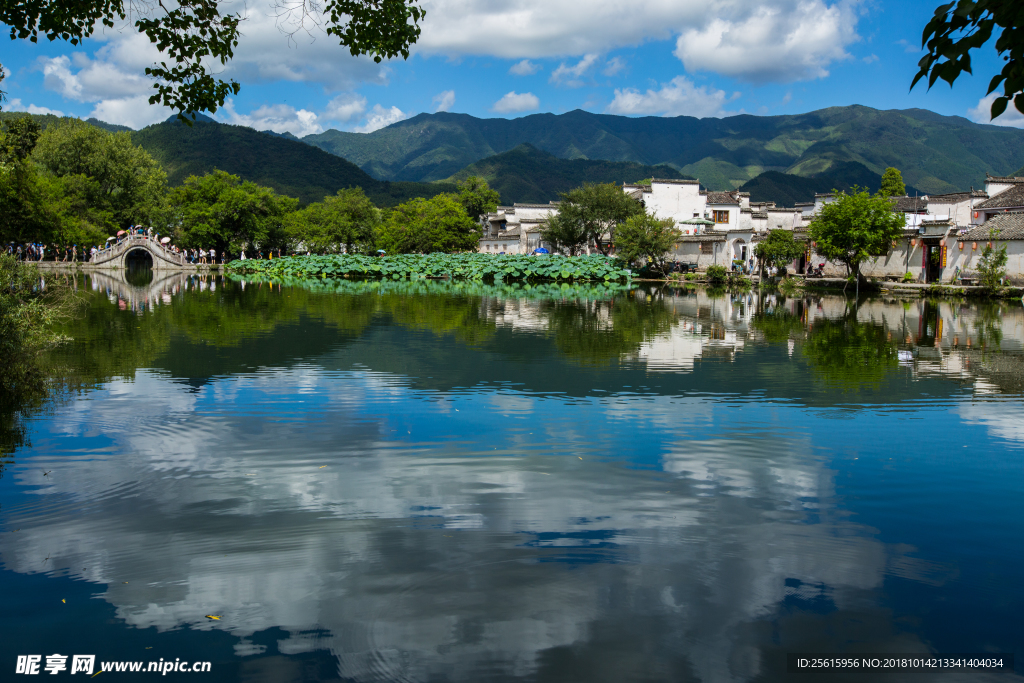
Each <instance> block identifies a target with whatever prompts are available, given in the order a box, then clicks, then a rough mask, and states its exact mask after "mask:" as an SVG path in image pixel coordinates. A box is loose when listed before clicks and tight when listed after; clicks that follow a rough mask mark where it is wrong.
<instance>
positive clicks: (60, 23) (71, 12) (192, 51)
mask: <svg viewBox="0 0 1024 683" xmlns="http://www.w3.org/2000/svg"><path fill="white" fill-rule="evenodd" d="M218 1H219V0H177V2H171V3H166V4H165V3H163V2H160V1H159V0H157V1H156V2H147V1H145V0H144V1H143V2H141V3H135V2H131V1H129V2H127V3H126V2H125V0H79V1H78V2H73V3H70V2H53V1H52V0H0V22H3V23H4V24H6V25H7V26H9V27H10V29H11V31H10V35H11V39H12V40H13V39H25V38H27V39H29V40H30V41H32V42H33V43H34V42H37V41H38V39H39V34H42V35H43V36H45V37H46V38H47V39H49V40H51V41H54V40H64V41H68V42H70V43H71V44H72V45H79V44H80V43H81V42H82V41H83V40H84V39H85V38H88V37H89V36H91V35H92V34H93V32H94V31H95V30H96V29H97V28H98V27H103V26H105V27H108V28H114V24H115V22H124V21H125V20H126V19H127V17H128V14H129V13H131V14H132V15H134V16H138V17H139V18H138V19H137V20H136V21H135V23H134V24H133V26H134V28H135V30H136V31H138V32H140V33H143V34H145V35H146V37H148V38H149V40H150V42H152V43H155V44H156V46H157V48H158V49H159V50H160V51H161V52H162V53H164V54H165V55H167V57H168V59H167V61H162V62H160V63H159V64H154V65H153V66H151V67H147V68H146V70H145V72H146V75H147V76H150V77H152V78H153V79H154V80H155V82H154V84H153V87H154V89H155V90H156V93H155V94H154V95H153V96H152V97H150V98H149V103H150V104H156V103H160V104H163V105H164V106H166V107H170V108H171V109H175V110H177V111H178V112H179V113H178V116H179V118H181V119H182V120H184V119H185V116H184V115H185V113H186V112H191V113H193V114H192V115H193V118H194V116H195V115H194V112H200V111H209V112H214V111H216V110H217V107H220V106H223V105H224V100H225V98H226V97H228V96H229V95H231V94H236V95H237V94H238V92H239V90H240V88H241V86H240V85H239V84H238V83H236V82H235V81H228V82H225V81H222V80H220V79H218V78H215V77H214V75H213V71H212V70H213V69H214V68H215V67H214V62H217V61H219V62H220V63H221V64H226V63H227V62H228V60H230V59H231V58H232V57H233V56H234V49H235V47H237V46H238V39H239V36H240V35H241V30H240V24H241V22H242V21H243V17H242V16H241V15H237V14H235V15H222V14H221V12H220V6H219V4H218ZM280 9H282V10H283V14H284V15H285V18H286V19H291V18H292V16H293V15H296V20H295V22H294V24H295V30H299V29H307V28H309V27H307V23H312V24H314V25H316V26H320V25H321V23H323V24H326V29H325V30H326V33H327V34H328V35H332V36H334V37H335V38H337V39H338V42H339V43H340V44H341V45H342V46H343V47H347V48H348V49H349V52H350V53H352V55H353V56H357V55H363V54H367V55H371V56H372V57H373V59H374V61H376V62H380V61H381V60H382V59H390V58H392V57H397V56H398V55H402V57H403V58H406V59H408V57H409V47H410V46H411V45H412V44H413V43H415V42H416V40H417V39H418V38H419V35H420V27H419V22H420V21H421V20H422V19H423V17H424V16H425V12H424V10H423V9H422V8H421V7H420V6H419V5H418V4H416V0H323V1H322V2H321V1H320V0H310V1H309V2H307V1H306V0H302V1H301V2H299V1H292V0H285V2H284V4H283V6H282V7H280Z"/></svg>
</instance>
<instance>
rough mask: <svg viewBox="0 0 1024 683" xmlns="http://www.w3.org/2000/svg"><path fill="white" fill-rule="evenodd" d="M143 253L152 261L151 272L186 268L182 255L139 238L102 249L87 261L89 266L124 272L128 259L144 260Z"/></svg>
mask: <svg viewBox="0 0 1024 683" xmlns="http://www.w3.org/2000/svg"><path fill="white" fill-rule="evenodd" d="M143 253H144V254H145V255H146V256H148V257H149V259H150V260H151V261H152V268H153V270H179V269H182V268H186V267H187V263H186V261H185V257H184V256H183V255H181V254H176V253H174V252H173V251H171V250H169V249H167V248H166V247H164V246H163V245H162V244H160V243H159V242H157V241H156V240H152V239H149V238H148V237H140V236H133V237H129V238H127V239H124V240H122V241H121V242H118V243H116V244H114V245H113V246H112V247H109V248H107V249H103V250H102V251H100V252H98V253H97V254H96V255H95V256H94V257H92V258H90V259H89V265H91V266H93V267H95V268H104V269H106V268H117V269H120V270H125V269H127V268H128V261H129V260H130V259H131V260H134V259H137V258H145V257H144V256H143Z"/></svg>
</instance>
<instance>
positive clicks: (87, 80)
mask: <svg viewBox="0 0 1024 683" xmlns="http://www.w3.org/2000/svg"><path fill="white" fill-rule="evenodd" d="M73 66H75V67H78V70H77V71H74V70H73V69H72V60H71V59H69V58H68V57H67V56H65V55H61V56H59V57H40V58H39V59H38V60H36V68H38V69H39V70H40V71H42V72H43V85H44V86H45V87H46V88H47V89H48V90H52V91H54V92H56V93H58V94H60V96H61V97H64V98H65V99H69V100H75V101H77V102H96V101H98V100H108V99H121V98H125V97H133V96H136V95H141V94H143V93H147V94H152V91H153V80H152V79H149V78H146V77H145V76H142V75H140V73H133V72H130V71H125V70H123V69H121V68H120V67H118V66H117V65H116V64H114V63H112V62H107V61H102V60H93V59H89V58H88V57H87V56H85V55H83V54H81V53H78V54H75V55H74V65H73Z"/></svg>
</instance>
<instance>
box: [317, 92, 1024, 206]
mask: <svg viewBox="0 0 1024 683" xmlns="http://www.w3.org/2000/svg"><path fill="white" fill-rule="evenodd" d="M303 141H304V142H307V143H309V144H312V145H316V146H317V147H320V148H322V149H324V150H326V151H328V152H330V153H332V154H335V155H338V156H342V157H344V158H346V159H348V160H349V161H351V162H353V163H355V164H356V165H358V166H359V167H360V168H362V169H363V170H364V171H366V172H367V173H369V174H370V175H372V176H374V177H375V178H378V179H390V180H406V181H435V180H442V179H445V178H448V177H450V176H452V175H453V174H455V173H456V172H458V171H459V170H461V169H462V168H464V167H466V166H467V165H469V164H472V163H474V162H477V161H480V160H481V159H484V158H486V157H490V156H493V155H495V154H500V153H502V152H506V151H509V150H511V149H513V148H515V147H518V146H519V145H521V144H523V143H529V144H531V145H533V146H534V147H536V148H537V149H539V150H542V151H545V152H548V153H549V154H552V155H554V156H556V157H558V158H561V159H602V160H607V161H632V162H636V163H640V164H644V165H650V166H654V165H668V166H672V167H673V168H675V169H676V170H678V171H679V172H680V173H683V174H686V175H689V176H693V177H695V178H699V179H700V181H701V183H703V184H704V185H706V186H707V187H708V188H710V189H712V190H726V189H734V188H738V187H739V186H741V185H743V184H744V183H746V182H747V181H749V180H751V179H752V178H754V177H756V176H757V175H759V174H761V173H763V172H765V171H779V172H783V173H787V174H790V175H797V176H803V177H810V176H812V175H815V174H818V173H822V172H824V171H827V170H828V169H829V168H831V167H832V166H833V165H835V164H839V163H842V162H851V161H852V162H857V163H859V164H862V165H864V166H865V167H866V168H867V169H869V170H870V171H871V172H872V173H875V174H878V175H881V174H882V172H883V171H884V170H885V169H886V168H887V167H889V166H894V167H896V168H898V169H900V170H901V171H902V173H903V177H904V180H905V181H906V182H907V183H908V184H910V185H912V186H914V187H917V188H920V189H921V190H922V191H924V192H930V193H941V192H953V191H957V190H965V189H968V188H969V187H971V186H972V185H973V186H976V187H978V186H981V185H982V184H983V183H984V178H985V174H986V173H992V174H994V175H999V174H1008V173H1011V172H1013V171H1014V170H1015V169H1018V168H1020V167H1021V166H1022V165H1024V130H1017V129H1014V128H1005V127H999V126H992V125H983V124H977V123H973V122H971V121H968V120H967V119H965V118H962V117H959V116H942V115H939V114H936V113H934V112H930V111H927V110H924V109H906V110H888V111H882V110H878V109H872V108H870V107H864V106H859V105H854V106H848V107H830V108H828V109H821V110H818V111H813V112H809V113H806V114H794V115H786V116H752V115H746V114H744V115H739V116H730V117H727V118H721V119H716V118H706V119H697V118H694V117H690V116H677V117H673V118H668V117H641V118H629V117H625V116H610V115H604V114H591V113H589V112H585V111H580V110H576V111H571V112H568V113H565V114H558V115H556V114H534V115H531V116H524V117H521V118H518V119H511V120H509V119H501V118H494V119H479V118H476V117H473V116H469V115H467V114H452V113H445V112H440V113H436V114H420V115H418V116H414V117H412V118H410V119H407V120H405V121H400V122H398V123H394V124H392V125H390V126H388V127H386V128H382V129H380V130H377V131H374V132H372V133H367V134H363V133H345V132H341V131H337V130H330V131H327V132H324V133H319V134H314V135H307V136H306V137H304V138H303Z"/></svg>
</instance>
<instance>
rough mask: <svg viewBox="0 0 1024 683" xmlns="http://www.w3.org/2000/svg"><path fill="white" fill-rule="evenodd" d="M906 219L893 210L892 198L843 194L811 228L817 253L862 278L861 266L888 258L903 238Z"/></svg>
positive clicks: (862, 193) (824, 210) (861, 192)
mask: <svg viewBox="0 0 1024 683" xmlns="http://www.w3.org/2000/svg"><path fill="white" fill-rule="evenodd" d="M905 225H906V218H905V217H904V216H903V214H901V213H896V212H894V211H893V210H892V203H891V202H890V201H889V198H888V197H883V196H881V195H878V194H876V195H871V194H868V193H867V192H866V191H859V192H858V191H857V188H854V190H853V192H851V193H850V194H846V193H845V192H839V193H837V195H836V201H834V202H832V203H829V204H825V206H823V207H822V208H821V211H819V212H818V215H817V217H816V218H815V219H814V222H812V223H811V226H810V234H811V239H812V240H814V241H815V242H816V243H817V244H816V246H815V251H817V252H818V253H819V254H821V255H823V256H824V257H825V258H827V259H828V260H830V261H838V262H840V263H843V264H845V265H846V268H847V272H849V273H856V275H857V277H858V278H860V264H861V263H863V262H864V261H865V260H867V259H869V258H871V257H874V256H884V255H885V254H887V253H888V252H889V250H890V248H891V246H892V242H893V240H895V239H897V238H898V237H900V236H902V235H903V228H904V226H905Z"/></svg>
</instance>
